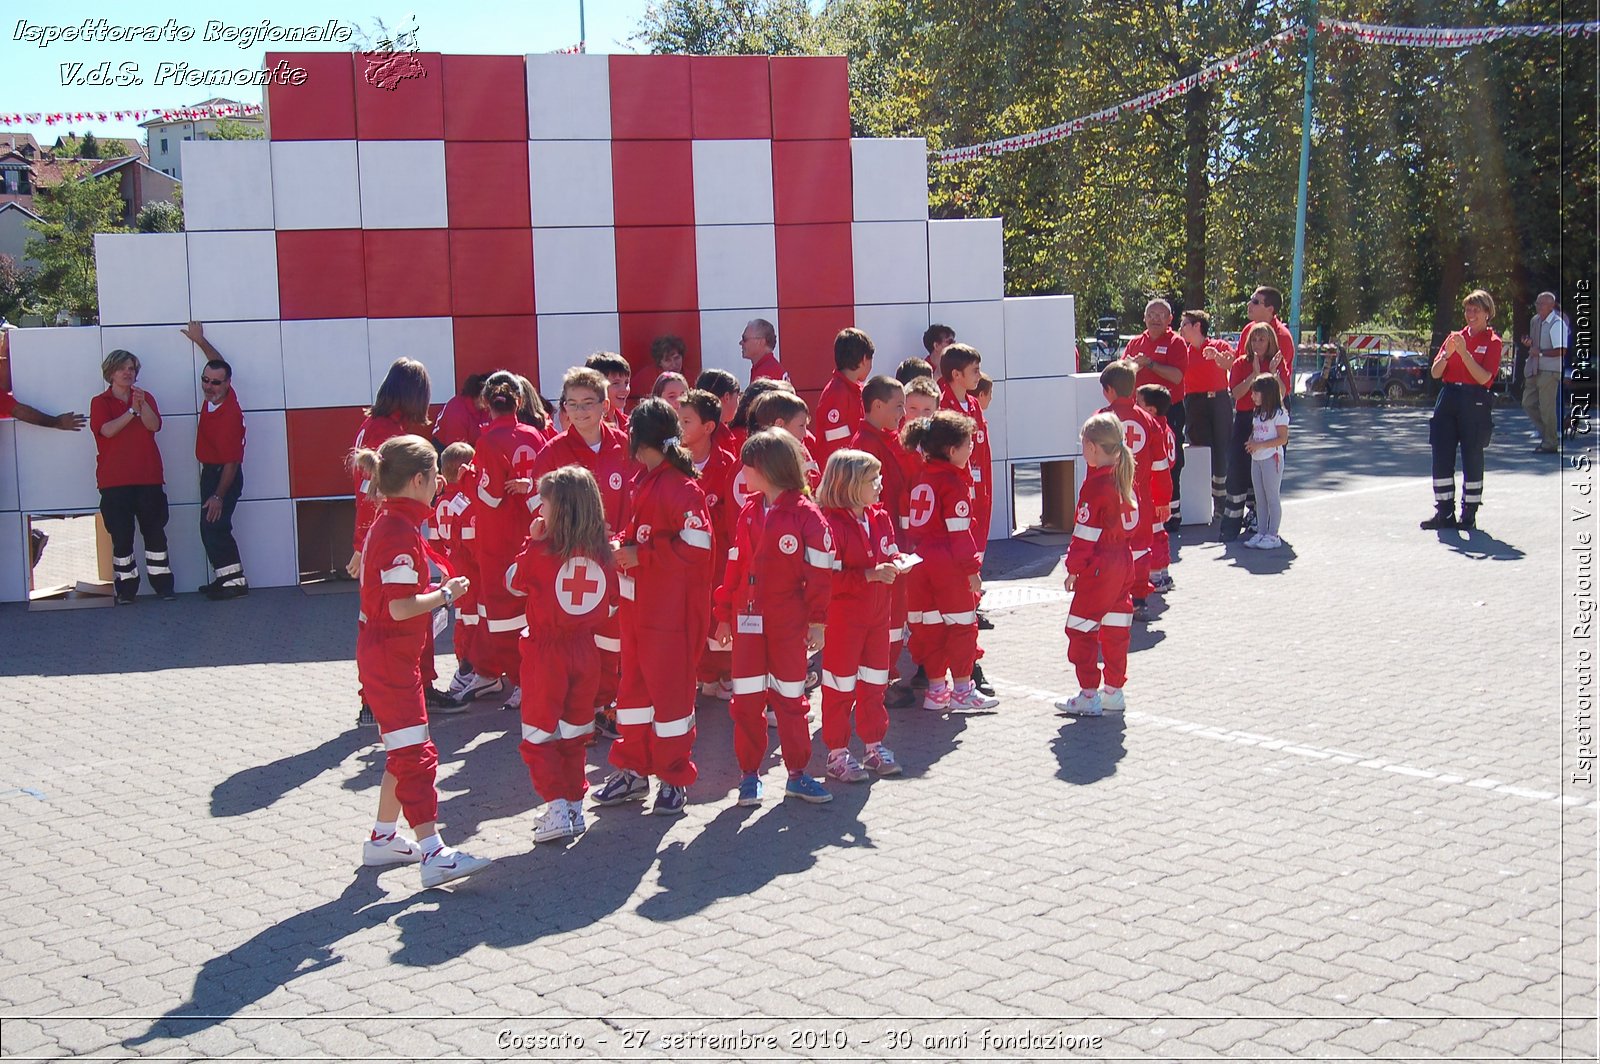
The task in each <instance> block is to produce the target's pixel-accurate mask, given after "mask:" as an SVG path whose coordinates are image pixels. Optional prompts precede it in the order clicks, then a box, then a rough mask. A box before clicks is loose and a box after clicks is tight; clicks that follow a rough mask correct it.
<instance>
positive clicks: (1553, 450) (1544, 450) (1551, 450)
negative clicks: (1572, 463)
mask: <svg viewBox="0 0 1600 1064" xmlns="http://www.w3.org/2000/svg"><path fill="white" fill-rule="evenodd" d="M1533 453H1534V454H1560V453H1561V448H1559V447H1546V446H1545V445H1544V444H1542V443H1541V444H1540V445H1539V446H1537V447H1535V448H1534V449H1533Z"/></svg>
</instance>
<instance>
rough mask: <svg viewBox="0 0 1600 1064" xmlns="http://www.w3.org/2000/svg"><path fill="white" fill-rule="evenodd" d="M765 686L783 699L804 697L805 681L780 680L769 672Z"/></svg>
mask: <svg viewBox="0 0 1600 1064" xmlns="http://www.w3.org/2000/svg"><path fill="white" fill-rule="evenodd" d="M735 682H737V681H735ZM767 686H768V687H770V688H772V689H773V690H774V691H776V692H778V693H779V694H780V695H782V696H783V697H785V698H804V697H805V696H806V682H805V680H780V679H778V678H777V677H776V676H774V675H772V673H770V672H769V673H767Z"/></svg>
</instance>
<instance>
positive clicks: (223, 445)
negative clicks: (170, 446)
mask: <svg viewBox="0 0 1600 1064" xmlns="http://www.w3.org/2000/svg"><path fill="white" fill-rule="evenodd" d="M179 331H181V332H182V333H183V335H185V336H187V337H188V338H189V340H190V341H191V342H192V343H194V345H195V346H196V347H198V348H200V350H202V351H204V352H205V355H206V359H207V361H206V364H205V367H204V368H203V369H201V371H200V390H201V391H202V392H204V393H205V397H206V400H205V402H204V403H202V404H200V422H199V424H198V425H197V426H196V428H195V433H194V457H195V461H197V462H199V463H200V498H201V499H203V500H204V502H202V503H201V506H200V543H201V545H202V546H204V547H205V549H206V557H207V558H208V559H209V560H210V562H211V571H212V572H213V573H215V574H216V579H214V580H212V581H211V582H210V583H209V584H201V585H200V591H201V593H203V594H204V595H205V596H206V598H208V599H211V600H212V601H213V602H220V601H222V600H224V599H234V598H241V597H243V596H245V595H248V594H249V593H250V585H249V584H247V583H246V582H245V579H244V563H243V562H242V561H240V559H239V544H238V542H237V541H236V540H235V539H234V538H233V511H234V508H235V507H237V506H238V505H239V496H240V495H241V494H242V493H243V492H244V411H243V410H241V409H240V408H239V397H238V396H237V395H235V394H234V391H233V367H232V366H230V365H228V362H227V360H226V359H224V358H223V357H222V355H221V353H220V352H218V351H217V349H216V348H215V347H213V346H212V344H211V341H210V340H208V339H206V331H205V326H203V325H201V324H200V323H199V322H197V321H191V322H190V323H189V327H188V328H186V329H182V330H179Z"/></svg>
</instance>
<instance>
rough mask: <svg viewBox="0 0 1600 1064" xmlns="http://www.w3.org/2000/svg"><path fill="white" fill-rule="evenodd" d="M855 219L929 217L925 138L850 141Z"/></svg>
mask: <svg viewBox="0 0 1600 1064" xmlns="http://www.w3.org/2000/svg"><path fill="white" fill-rule="evenodd" d="M850 160H851V165H850V172H851V177H852V180H853V182H854V185H855V188H854V199H855V220H856V221H858V222H900V221H917V222H925V221H927V220H928V142H927V141H926V140H923V139H922V138H921V137H886V138H883V139H868V138H856V139H854V140H852V141H851V142H850Z"/></svg>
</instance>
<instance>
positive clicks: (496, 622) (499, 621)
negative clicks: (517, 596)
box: [483, 617, 528, 632]
mask: <svg viewBox="0 0 1600 1064" xmlns="http://www.w3.org/2000/svg"><path fill="white" fill-rule="evenodd" d="M483 623H484V627H486V628H488V629H489V631H491V632H520V631H521V630H522V629H523V628H525V627H527V624H528V622H527V621H526V620H525V619H524V618H522V617H485V618H484V621H483Z"/></svg>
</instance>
